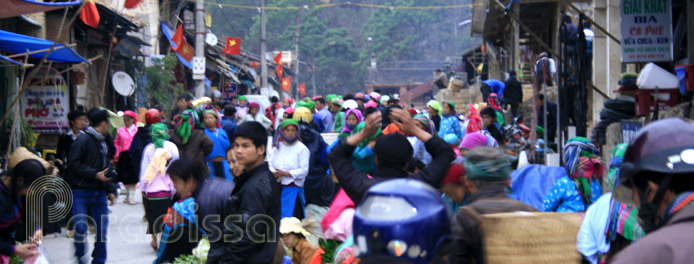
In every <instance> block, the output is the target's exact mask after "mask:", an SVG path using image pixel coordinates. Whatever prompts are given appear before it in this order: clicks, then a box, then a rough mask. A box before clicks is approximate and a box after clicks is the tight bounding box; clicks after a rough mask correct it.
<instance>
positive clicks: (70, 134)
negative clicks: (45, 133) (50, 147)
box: [56, 109, 87, 175]
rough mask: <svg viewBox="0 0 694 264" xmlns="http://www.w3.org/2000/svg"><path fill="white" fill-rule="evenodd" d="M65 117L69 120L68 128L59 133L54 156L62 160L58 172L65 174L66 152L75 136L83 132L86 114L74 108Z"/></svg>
mask: <svg viewBox="0 0 694 264" xmlns="http://www.w3.org/2000/svg"><path fill="white" fill-rule="evenodd" d="M67 119H68V120H69V122H70V128H69V129H68V130H67V132H66V133H65V134H62V135H60V138H58V147H57V150H56V158H57V159H58V160H60V162H62V165H63V166H60V174H61V175H64V174H65V170H66V169H65V163H66V162H67V157H68V153H69V152H70V146H72V143H73V142H75V140H77V137H79V136H80V135H82V134H84V132H83V131H82V130H83V129H84V128H86V127H87V114H86V113H84V111H82V110H80V109H75V110H72V111H70V113H68V114H67Z"/></svg>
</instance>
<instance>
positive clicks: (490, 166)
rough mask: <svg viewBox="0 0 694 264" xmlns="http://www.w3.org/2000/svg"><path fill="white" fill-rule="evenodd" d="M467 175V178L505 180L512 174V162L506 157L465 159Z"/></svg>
mask: <svg viewBox="0 0 694 264" xmlns="http://www.w3.org/2000/svg"><path fill="white" fill-rule="evenodd" d="M463 164H464V165H465V177H466V178H467V179H471V180H474V179H480V180H503V179H506V178H508V177H509V176H510V175H511V171H513V169H511V162H509V161H508V159H506V158H501V159H497V160H484V161H476V162H473V161H470V159H465V161H463Z"/></svg>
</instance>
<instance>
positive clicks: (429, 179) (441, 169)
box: [329, 109, 455, 204]
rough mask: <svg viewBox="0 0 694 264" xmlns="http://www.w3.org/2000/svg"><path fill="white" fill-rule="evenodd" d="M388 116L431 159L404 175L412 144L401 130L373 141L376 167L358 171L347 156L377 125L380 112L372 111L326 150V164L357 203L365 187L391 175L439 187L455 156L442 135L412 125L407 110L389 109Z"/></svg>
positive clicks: (376, 128) (391, 177)
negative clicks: (356, 129) (361, 125)
mask: <svg viewBox="0 0 694 264" xmlns="http://www.w3.org/2000/svg"><path fill="white" fill-rule="evenodd" d="M391 113H392V117H393V118H394V120H393V121H392V122H395V123H396V124H397V125H398V126H399V127H400V129H401V130H402V131H403V132H405V133H406V134H408V135H413V136H416V137H417V138H418V139H419V140H421V141H422V142H424V146H425V147H426V150H427V152H429V153H430V154H431V156H432V161H431V163H430V164H429V166H427V167H425V168H424V170H422V171H419V172H417V173H415V174H413V175H410V176H408V174H407V172H406V171H405V169H406V168H407V165H408V164H407V163H408V161H409V160H410V158H411V157H412V152H413V150H412V146H411V145H410V143H409V142H408V141H407V138H406V137H405V136H403V135H401V134H398V133H395V134H388V135H384V136H381V137H380V138H379V139H378V140H377V141H376V146H375V151H374V152H375V153H376V164H377V165H378V167H377V168H376V170H375V171H374V173H373V175H371V177H369V176H368V175H367V174H366V173H363V172H359V171H358V170H357V169H356V168H355V167H354V165H352V162H351V160H350V157H351V156H352V153H353V152H354V149H355V147H356V146H357V144H359V142H361V141H362V140H364V139H366V138H369V137H371V136H372V135H373V134H374V133H376V131H378V129H379V128H380V127H381V113H380V112H374V113H372V114H370V115H368V116H367V117H366V125H365V126H364V130H362V131H360V132H359V133H357V134H354V135H352V136H350V137H348V138H347V140H340V143H339V144H338V145H337V146H336V147H335V148H334V149H333V151H332V152H330V156H329V159H330V164H331V165H332V168H333V170H334V171H335V176H337V179H338V180H339V181H340V185H341V186H342V188H343V189H344V190H345V192H346V193H347V195H348V196H349V198H351V199H352V201H354V203H355V204H359V202H361V199H362V198H363V196H364V194H365V193H366V191H367V190H368V189H369V188H370V187H371V186H373V185H375V184H377V183H379V182H383V181H387V180H390V179H395V178H410V179H416V180H420V181H424V182H426V183H428V184H430V185H432V186H434V187H439V185H440V183H441V180H443V178H445V177H446V171H448V168H449V167H450V164H451V162H452V161H453V160H454V159H455V153H453V149H451V147H450V146H448V143H446V142H445V141H443V139H441V138H439V137H437V136H433V135H431V134H429V133H427V132H426V131H424V130H422V129H420V128H419V127H417V126H416V124H415V121H414V120H413V119H412V117H411V116H410V114H409V113H408V112H407V111H405V110H402V109H393V110H392V112H391Z"/></svg>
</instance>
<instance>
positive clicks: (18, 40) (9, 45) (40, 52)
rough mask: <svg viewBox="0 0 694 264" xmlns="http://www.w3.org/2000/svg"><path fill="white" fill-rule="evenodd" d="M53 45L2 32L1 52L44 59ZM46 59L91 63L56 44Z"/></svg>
mask: <svg viewBox="0 0 694 264" xmlns="http://www.w3.org/2000/svg"><path fill="white" fill-rule="evenodd" d="M53 44H54V42H53V41H49V40H45V39H40V38H35V37H30V36H26V35H22V34H17V33H12V32H9V31H4V30H0V51H6V52H12V53H15V54H18V55H21V54H29V57H30V58H35V59H43V57H44V56H45V55H46V52H48V50H49V49H50V48H51V47H52V46H53ZM46 59H48V60H51V61H55V62H68V63H79V62H86V63H89V60H87V59H85V58H83V57H82V56H80V55H79V54H77V52H76V51H75V50H73V49H72V48H70V47H66V46H65V45H63V44H56V45H55V48H54V49H53V51H51V52H50V53H49V54H48V57H47V58H46Z"/></svg>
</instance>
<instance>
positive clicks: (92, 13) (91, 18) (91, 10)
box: [80, 0, 101, 28]
mask: <svg viewBox="0 0 694 264" xmlns="http://www.w3.org/2000/svg"><path fill="white" fill-rule="evenodd" d="M80 19H82V21H83V22H84V24H87V25H88V26H90V27H93V28H97V27H99V20H101V16H99V10H98V9H96V3H94V0H87V1H85V2H84V7H82V10H81V11H80Z"/></svg>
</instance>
